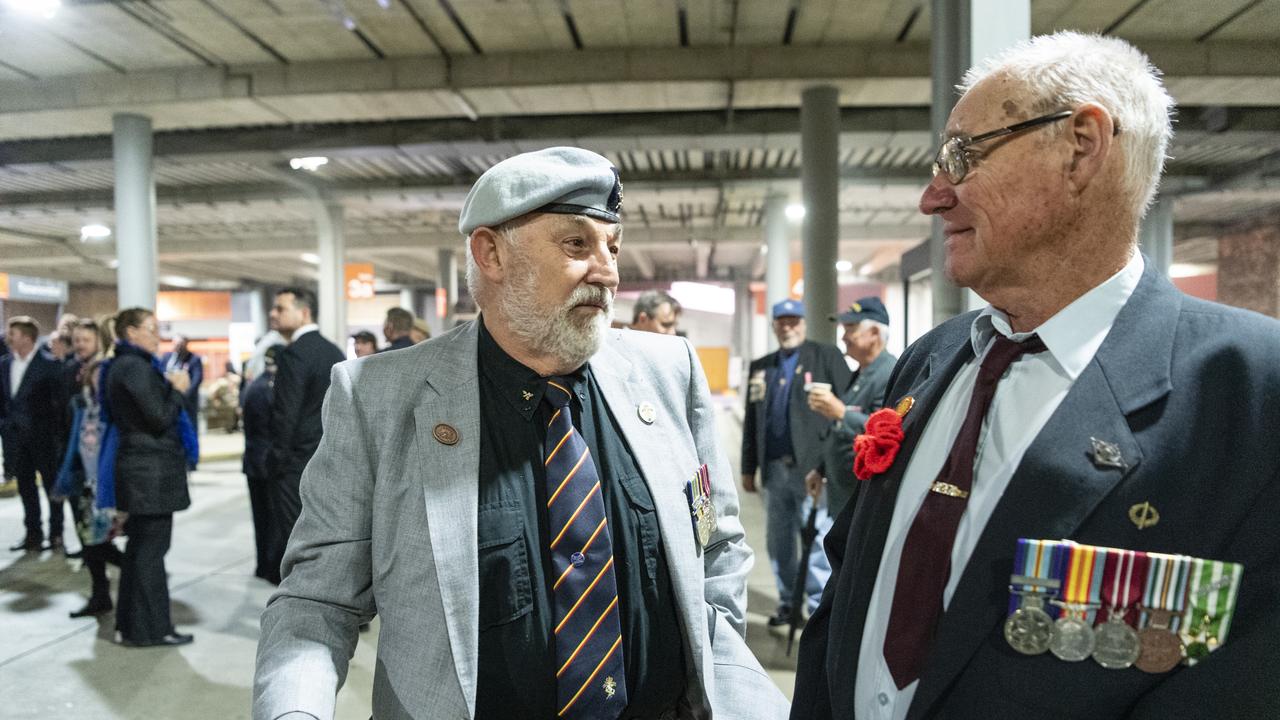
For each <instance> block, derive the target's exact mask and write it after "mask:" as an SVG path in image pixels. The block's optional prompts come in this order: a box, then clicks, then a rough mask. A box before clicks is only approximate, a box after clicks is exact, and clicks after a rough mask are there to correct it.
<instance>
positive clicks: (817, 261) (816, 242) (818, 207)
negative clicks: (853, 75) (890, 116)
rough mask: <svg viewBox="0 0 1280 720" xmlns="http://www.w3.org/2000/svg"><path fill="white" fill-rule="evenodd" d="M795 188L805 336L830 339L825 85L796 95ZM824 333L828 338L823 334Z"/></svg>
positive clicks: (832, 102) (835, 176)
mask: <svg viewBox="0 0 1280 720" xmlns="http://www.w3.org/2000/svg"><path fill="white" fill-rule="evenodd" d="M800 157H801V162H802V166H801V169H800V190H801V194H802V195H803V196H804V224H803V226H802V229H801V235H800V237H801V238H802V239H803V240H804V307H805V323H806V324H807V325H808V328H809V336H810V337H811V338H813V339H815V340H817V341H818V342H827V341H834V340H835V338H834V335H833V334H832V333H831V332H825V333H824V331H826V330H830V329H831V324H830V322H828V321H827V316H828V315H830V314H831V313H833V312H835V311H836V257H837V255H838V254H839V249H840V93H839V91H837V90H836V88H835V87H833V86H831V85H820V86H817V87H811V88H807V89H805V91H804V92H803V93H801V95H800ZM828 336H830V337H828Z"/></svg>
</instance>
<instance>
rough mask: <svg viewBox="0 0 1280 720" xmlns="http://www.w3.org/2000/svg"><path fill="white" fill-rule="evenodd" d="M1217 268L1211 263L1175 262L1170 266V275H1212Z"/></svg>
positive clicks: (1179, 276) (1180, 276) (1174, 276)
mask: <svg viewBox="0 0 1280 720" xmlns="http://www.w3.org/2000/svg"><path fill="white" fill-rule="evenodd" d="M1216 269H1217V268H1215V267H1214V266H1213V264H1211V263H1173V264H1172V265H1170V266H1169V277H1172V278H1184V277H1195V276H1197V275H1210V274H1212V273H1213V272H1214V271H1215V270H1216Z"/></svg>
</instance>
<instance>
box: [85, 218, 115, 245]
mask: <svg viewBox="0 0 1280 720" xmlns="http://www.w3.org/2000/svg"><path fill="white" fill-rule="evenodd" d="M109 237H111V228H109V227H107V226H106V225H101V224H98V223H92V224H89V225H85V226H84V227H82V228H80V242H88V241H90V240H104V239H106V238H109Z"/></svg>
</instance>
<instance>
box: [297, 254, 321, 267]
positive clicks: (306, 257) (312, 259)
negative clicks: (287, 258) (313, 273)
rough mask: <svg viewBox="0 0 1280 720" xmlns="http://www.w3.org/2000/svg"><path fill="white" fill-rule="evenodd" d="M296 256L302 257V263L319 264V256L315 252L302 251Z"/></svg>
mask: <svg viewBox="0 0 1280 720" xmlns="http://www.w3.org/2000/svg"><path fill="white" fill-rule="evenodd" d="M298 257H300V258H302V262H304V263H310V264H311V265H319V264H320V256H319V255H317V254H315V253H302V254H301V255H299V256H298Z"/></svg>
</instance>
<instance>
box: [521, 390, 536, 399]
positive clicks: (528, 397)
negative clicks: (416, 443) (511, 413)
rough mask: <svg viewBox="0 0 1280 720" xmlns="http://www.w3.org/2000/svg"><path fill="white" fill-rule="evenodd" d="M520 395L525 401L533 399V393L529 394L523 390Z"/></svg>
mask: <svg viewBox="0 0 1280 720" xmlns="http://www.w3.org/2000/svg"><path fill="white" fill-rule="evenodd" d="M520 394H521V395H523V396H524V399H525V400H526V401H529V400H532V399H533V393H531V392H529V391H528V390H521V391H520Z"/></svg>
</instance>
